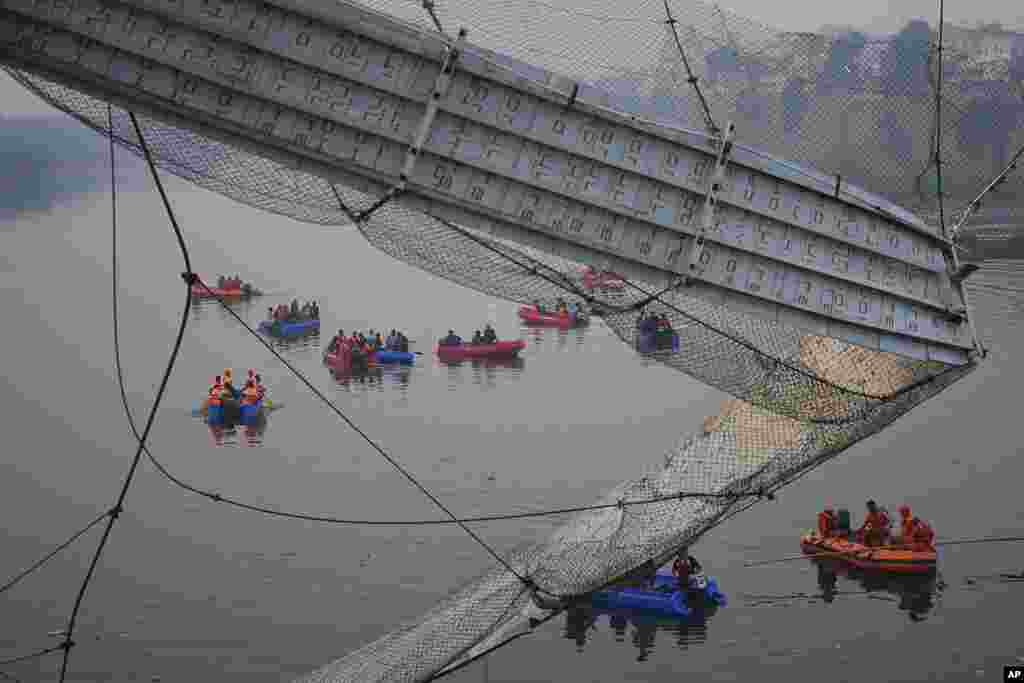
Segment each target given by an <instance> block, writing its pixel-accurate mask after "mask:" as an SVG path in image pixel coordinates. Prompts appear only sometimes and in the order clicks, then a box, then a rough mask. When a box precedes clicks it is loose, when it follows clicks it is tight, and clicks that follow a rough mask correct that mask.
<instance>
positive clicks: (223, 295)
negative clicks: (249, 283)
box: [191, 285, 259, 299]
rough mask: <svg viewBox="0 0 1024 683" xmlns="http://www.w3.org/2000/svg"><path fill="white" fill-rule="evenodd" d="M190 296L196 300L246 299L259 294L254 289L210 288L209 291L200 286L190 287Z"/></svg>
mask: <svg viewBox="0 0 1024 683" xmlns="http://www.w3.org/2000/svg"><path fill="white" fill-rule="evenodd" d="M191 291H192V296H194V297H195V298H197V299H217V298H220V299H247V298H250V297H254V296H259V292H257V291H256V290H255V289H250V290H245V289H221V288H220V287H210V289H209V290H207V289H206V287H203V286H201V285H192V290H191Z"/></svg>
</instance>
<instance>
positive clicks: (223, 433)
mask: <svg viewBox="0 0 1024 683" xmlns="http://www.w3.org/2000/svg"><path fill="white" fill-rule="evenodd" d="M206 426H207V427H208V428H209V430H210V439H211V440H212V441H213V445H214V446H215V447H225V446H226V447H232V446H235V447H242V448H251V447H259V446H262V445H263V434H264V433H265V432H266V431H267V419H266V418H263V419H261V420H259V421H258V422H256V423H255V424H251V425H212V424H207V425H206Z"/></svg>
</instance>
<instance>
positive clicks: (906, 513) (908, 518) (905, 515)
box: [900, 505, 935, 552]
mask: <svg viewBox="0 0 1024 683" xmlns="http://www.w3.org/2000/svg"><path fill="white" fill-rule="evenodd" d="M900 530H901V531H902V534H901V537H900V543H901V545H903V546H904V547H905V548H909V549H910V550H913V551H915V552H935V545H934V544H933V541H934V540H935V532H934V531H932V528H931V526H929V525H928V523H927V522H925V521H924V520H922V519H920V518H918V517H914V516H912V515H911V512H910V507H908V506H906V505H903V506H901V507H900Z"/></svg>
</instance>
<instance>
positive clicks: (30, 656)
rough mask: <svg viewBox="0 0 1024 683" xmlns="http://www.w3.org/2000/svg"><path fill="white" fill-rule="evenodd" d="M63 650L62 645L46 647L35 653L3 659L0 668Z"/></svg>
mask: <svg viewBox="0 0 1024 683" xmlns="http://www.w3.org/2000/svg"><path fill="white" fill-rule="evenodd" d="M63 649H64V646H63V645H55V646H53V647H46V648H43V649H42V650H36V651H35V652H30V653H29V654H27V655H21V656H20V657H12V658H11V659H5V660H3V661H0V666H8V665H10V664H18V663H20V662H27V661H29V660H30V659H37V658H39V657H45V656H46V655H48V654H52V653H54V652H57V651H58V650H63Z"/></svg>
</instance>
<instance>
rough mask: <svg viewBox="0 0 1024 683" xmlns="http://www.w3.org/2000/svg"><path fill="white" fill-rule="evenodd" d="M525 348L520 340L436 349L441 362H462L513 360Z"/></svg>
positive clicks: (440, 346) (439, 347) (524, 344)
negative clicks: (489, 359)
mask: <svg viewBox="0 0 1024 683" xmlns="http://www.w3.org/2000/svg"><path fill="white" fill-rule="evenodd" d="M524 348H526V342H524V341H523V340H522V339H516V340H513V341H500V342H496V343H494V344H460V345H458V346H443V345H439V346H438V347H437V355H438V357H439V358H440V359H441V360H464V359H467V358H515V357H516V356H517V355H519V352H520V351H522V350H523V349H524Z"/></svg>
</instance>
